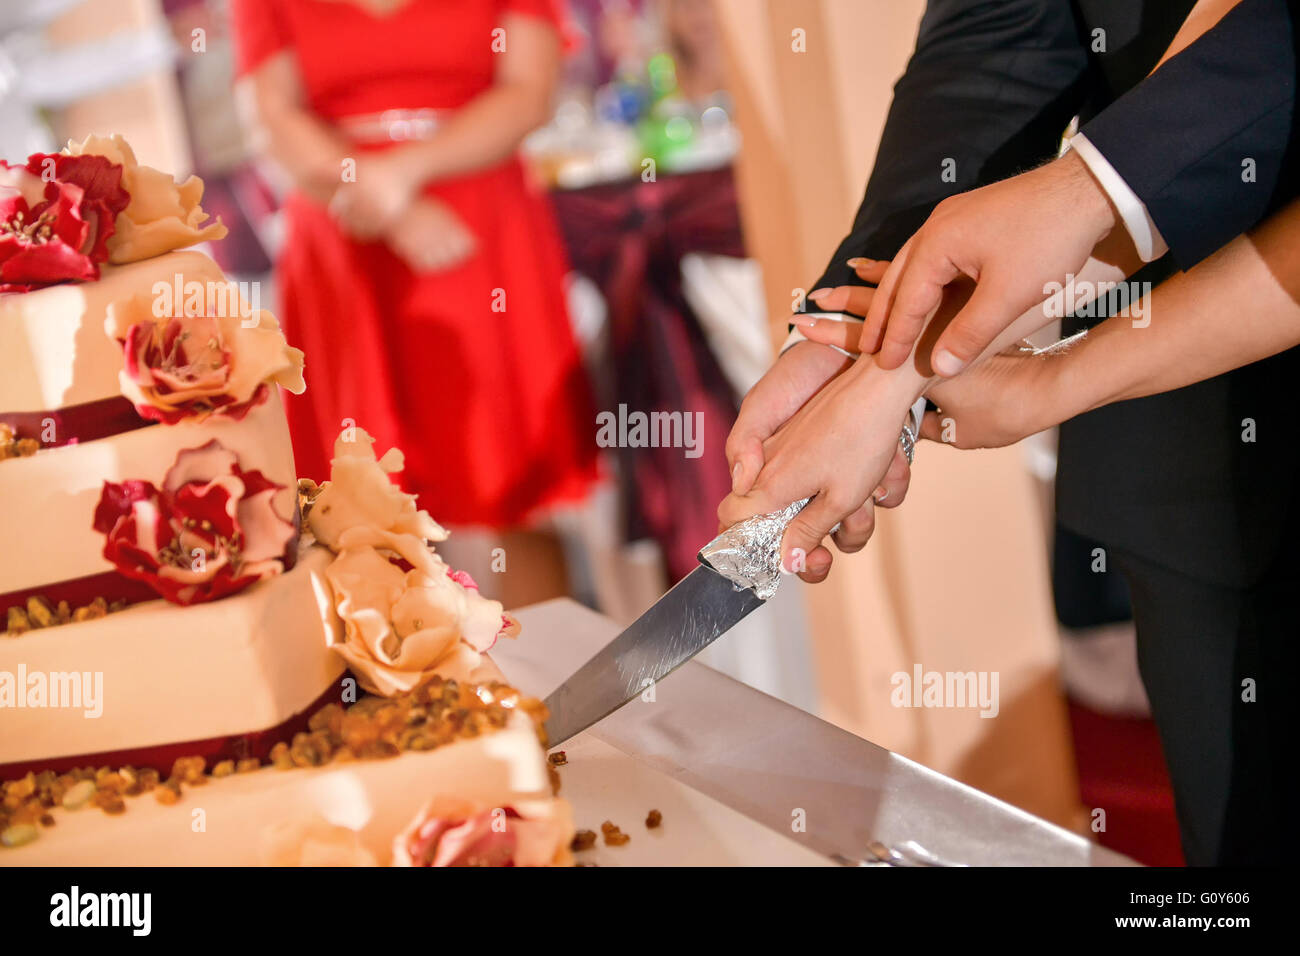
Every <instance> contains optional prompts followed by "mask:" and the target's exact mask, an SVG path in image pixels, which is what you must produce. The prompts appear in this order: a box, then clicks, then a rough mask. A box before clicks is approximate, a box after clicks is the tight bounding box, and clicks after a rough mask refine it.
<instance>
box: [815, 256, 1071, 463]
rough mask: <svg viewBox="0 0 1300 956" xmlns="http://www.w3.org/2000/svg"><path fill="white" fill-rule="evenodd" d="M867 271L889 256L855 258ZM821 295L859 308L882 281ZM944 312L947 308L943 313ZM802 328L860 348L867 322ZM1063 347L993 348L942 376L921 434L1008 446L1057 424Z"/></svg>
mask: <svg viewBox="0 0 1300 956" xmlns="http://www.w3.org/2000/svg"><path fill="white" fill-rule="evenodd" d="M849 262H850V264H851V265H853V266H854V271H855V272H857V274H858V276H859V278H862V279H864V280H866V281H868V282H874V281H878V280H879V278H880V276H882V275H883V274H884V272H885V269H886V268H888V266H889V263H888V262H876V261H872V260H867V259H856V260H855V259H851V260H849ZM819 291H821V294H820V295H818V294H817V293H813V295H810V296H809V298H813V296H816V298H815V299H814V301H815V302H816V303H817V304H818V305H819V306H821V307H822V308H824V309H826V310H828V311H844V312H850V313H854V314H858V315H863V314H865V313H866V311H867V309H869V308H870V306H871V300H872V297H873V296H874V294H875V289H872V288H870V287H868V286H838V287H836V288H833V289H828V290H819ZM964 301H965V300H964V298H960V299H958V300H954V301H953V302H951V303H949V302H945V304H944V306H943V308H942V310H941V311H942V312H944V313H947V314H949V315H952V314H955V313H956V310H957V309H959V308H960V307H961V305H962V303H963V302H964ZM936 318H940V320H942V317H941V316H936ZM797 324H798V326H799V329H800V331H802V332H803V334H804V336H805V337H806V338H808V339H810V340H811V341H814V342H820V343H822V344H823V345H834V346H837V347H839V348H842V349H844V350H845V351H847V352H850V353H853V354H859V353H860V348H861V341H860V340H861V334H862V329H863V323H862V321H861V320H860V319H855V318H852V317H851V316H850V317H846V318H844V319H816V318H811V317H810V318H808V319H804V320H800V321H798V323H797ZM1062 354H1063V349H1052V350H1047V351H1042V352H1036V351H1035V350H1034V349H1033V348H1029V347H1025V346H1023V345H1020V346H1016V347H1013V348H1009V349H1007V350H1006V351H1005V352H1002V353H1000V354H998V355H993V356H990V357H988V358H986V359H984V360H982V361H980V362H977V363H976V364H975V365H974V366H972V367H971V368H970V369H968V370H967V371H966V372H963V373H962V374H961V375H959V376H957V377H956V378H953V379H946V380H945V379H940V380H938V381H937V382H936V383H935V384H934V385H933V386H931V387H930V388H929V389H928V390H927V391H926V397H927V398H929V399H930V400H931V401H932V402H934V403H935V404H936V405H938V406H939V409H940V410H939V411H938V412H933V411H931V412H927V413H926V415H925V419H924V421H923V422H922V423H921V437H923V438H928V439H930V440H931V441H937V442H943V443H944V444H948V445H952V446H953V447H955V448H1000V447H1002V446H1003V445H1012V444H1015V443H1016V442H1017V441H1020V440H1021V439H1022V438H1025V437H1027V436H1029V435H1032V434H1034V433H1036V432H1039V431H1042V430H1043V429H1044V428H1050V427H1051V425H1052V424H1053V423H1054V422H1053V420H1052V418H1051V415H1050V414H1049V407H1050V397H1051V391H1050V385H1051V381H1052V379H1053V373H1054V372H1055V371H1056V368H1057V364H1059V359H1060V357H1061V355H1062Z"/></svg>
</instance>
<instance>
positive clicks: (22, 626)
mask: <svg viewBox="0 0 1300 956" xmlns="http://www.w3.org/2000/svg"><path fill="white" fill-rule="evenodd" d="M124 607H126V602H125V601H114V602H112V603H111V604H110V603H109V602H108V601H106V600H105V599H104V598H102V597H97V598H95V600H93V601H91V602H90V603H89V604H87V605H85V606H84V607H78V608H71V607H69V606H68V602H67V601H60V602H59V603H58V604H51V603H50V601H49V600H48V599H46V598H43V597H41V596H39V595H32V596H31V597H29V598H28V599H27V605H26V606H25V607H19V606H18V605H14V606H13V607H11V608H9V612H8V615H7V619H6V621H5V629H4V633H6V634H8V635H9V636H10V637H17V636H18V635H19V634H25V633H27V632H28V631H34V630H37V629H39V628H42V627H57V626H59V625H60V624H74V623H79V622H81V621H94V620H98V619H99V618H101V617H107V616H108V615H109V614H112V613H113V612H114V611H120V610H122V609H123V608H124Z"/></svg>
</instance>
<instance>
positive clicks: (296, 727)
mask: <svg viewBox="0 0 1300 956" xmlns="http://www.w3.org/2000/svg"><path fill="white" fill-rule="evenodd" d="M350 676H351V674H350V673H349V672H346V671H345V672H344V673H343V674H342V676H340V677H339V679H338V680H336V681H335V682H334V683H332V684H330V685H329V687H327V688H325V691H324V692H323V693H322V694H321V695H320V696H319V697H317V698H316V699H315V700H314V701H312V702H311V703H310V704H308V705H307V706H306V707H305V708H304V709H302V710H300V711H298V712H297V713H296V714H294V715H293V716H292V717H290V718H288V719H287V720H284V721H281V722H280V723H278V724H276V725H275V726H274V727H268V728H267V729H265V730H256V731H250V732H249V733H244V734H234V735H232V736H228V737H209V738H207V739H206V740H191V741H182V742H180V743H174V744H158V745H156V746H153V747H135V748H131V749H127V750H102V751H99V752H97V753H88V754H71V755H69V756H66V757H49V758H44V759H38V760H19V761H15V762H13V763H5V764H0V780H16V779H18V778H19V777H22V776H25V775H26V774H27V773H28V772H29V771H30V772H33V773H40V772H41V771H43V770H52V771H54V772H55V773H63V772H65V771H68V770H72V769H74V768H76V767H112V768H113V769H114V770H117V769H118V768H120V767H134V768H136V769H137V770H143V769H145V768H146V767H150V768H153V769H154V770H157V771H158V772H159V773H160V774H162V776H163V777H164V778H165V777H166V776H167V775H168V774H169V773H171V769H172V764H173V763H174V762H175V761H176V759H177V758H178V757H203V758H204V759H205V760H206V761H207V768H208V769H209V770H211V769H212V768H213V767H214V766H216V765H217V764H218V763H220V762H221V761H222V760H244V759H247V758H249V757H256V758H257V759H258V760H260V761H262V762H263V763H265V762H266V761H267V759H268V757H269V756H270V753H271V748H272V747H274V746H275V745H276V744H278V743H280V742H281V741H290V740H292V739H293V735H294V734H296V733H299V732H301V731H304V730H306V729H307V721H308V720H310V719H311V715H312V714H314V713H316V711H318V710H320V708H322V707H324V706H325V705H326V704H331V703H340V702H341V701H342V700H343V681H344V680H345V679H347V678H348V677H350ZM166 720H167V715H166V714H161V713H160V714H159V715H158V721H159V723H163V722H165V721H166Z"/></svg>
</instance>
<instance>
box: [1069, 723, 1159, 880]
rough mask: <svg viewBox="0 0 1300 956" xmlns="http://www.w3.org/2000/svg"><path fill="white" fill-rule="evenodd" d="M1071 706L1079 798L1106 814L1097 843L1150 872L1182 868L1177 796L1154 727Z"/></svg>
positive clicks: (1088, 805)
mask: <svg viewBox="0 0 1300 956" xmlns="http://www.w3.org/2000/svg"><path fill="white" fill-rule="evenodd" d="M1069 705H1070V727H1071V730H1072V731H1073V734H1074V754H1075V761H1076V763H1077V764H1078V768H1079V792H1080V795H1081V797H1082V799H1083V803H1084V806H1086V807H1088V808H1089V809H1090V810H1091V809H1092V808H1100V809H1103V810H1105V811H1106V829H1105V831H1103V832H1100V833H1098V834H1097V838H1098V842H1100V843H1101V845H1102V846H1105V847H1109V848H1110V849H1112V850H1117V851H1118V852H1120V853H1124V854H1126V855H1128V856H1131V857H1132V858H1133V859H1135V860H1137V861H1138V862H1139V863H1146V864H1147V865H1149V866H1182V865H1183V851H1182V848H1181V847H1180V845H1179V841H1178V821H1177V819H1176V818H1175V817H1174V795H1173V791H1172V790H1171V789H1170V786H1169V774H1168V773H1167V772H1166V770H1165V758H1164V754H1163V753H1162V751H1161V749H1160V738H1159V737H1158V736H1157V734H1156V725H1155V724H1154V723H1153V722H1152V721H1151V720H1149V719H1142V718H1134V717H1113V716H1110V715H1107V714H1100V713H1097V712H1096V711H1094V710H1089V709H1088V708H1087V707H1084V706H1083V705H1081V704H1077V703H1075V702H1074V701H1070V702H1069Z"/></svg>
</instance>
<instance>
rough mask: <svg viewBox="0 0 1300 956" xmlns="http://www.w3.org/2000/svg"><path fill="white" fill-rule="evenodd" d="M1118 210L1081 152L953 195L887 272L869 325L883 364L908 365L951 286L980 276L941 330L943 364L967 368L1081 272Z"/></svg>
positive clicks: (938, 358) (869, 348) (937, 361)
mask: <svg viewBox="0 0 1300 956" xmlns="http://www.w3.org/2000/svg"><path fill="white" fill-rule="evenodd" d="M1116 219H1117V216H1116V213H1115V210H1114V207H1113V206H1111V203H1110V200H1109V199H1108V198H1107V196H1106V193H1105V191H1104V190H1103V189H1102V188H1101V186H1100V185H1099V184H1098V183H1097V181H1096V180H1095V179H1094V178H1093V176H1092V174H1091V173H1090V172H1089V171H1088V168H1087V166H1086V165H1085V164H1084V162H1083V160H1081V159H1079V157H1078V156H1077V155H1075V154H1074V153H1073V152H1070V153H1066V154H1065V155H1064V156H1063V157H1061V158H1060V159H1058V160H1056V161H1054V162H1051V163H1048V164H1047V165H1046V166H1041V167H1039V168H1038V169H1035V170H1032V171H1030V172H1027V173H1023V174H1022V175H1019V176H1015V177H1013V178H1011V179H1007V180H1004V181H1002V182H999V183H994V184H992V185H990V186H984V187H982V188H980V189H975V190H972V191H971V192H968V193H963V194H962V195H960V196H954V197H952V198H950V199H945V200H944V201H943V202H941V203H940V204H939V205H938V206H936V207H935V210H934V212H933V213H931V215H930V218H929V219H927V220H926V222H925V225H923V226H922V227H921V228H920V229H919V230H917V232H916V234H915V235H914V236H912V238H911V239H909V240H908V242H907V244H906V245H905V246H903V249H902V251H901V252H899V254H898V257H897V258H896V259H894V261H893V264H892V265H891V266H890V267H889V269H888V271H887V272H886V273H885V276H884V278H883V279H882V280H881V282H880V286H879V288H878V289H877V291H876V293H875V295H874V296H873V298H872V302H871V307H870V309H868V311H867V322H866V326H865V328H864V329H863V332H862V348H863V351H864V352H878V354H877V355H876V362H877V364H879V365H880V366H881V367H882V368H886V369H893V368H897V367H898V366H900V365H902V364H903V362H904V361H905V360H906V359H907V357H908V355H909V354H910V353H911V350H912V347H913V346H914V345H915V344H916V340H917V338H918V337H919V336H920V334H921V331H922V329H923V328H924V327H925V325H926V323H927V322H928V321H929V319H930V317H931V316H932V315H933V314H934V313H935V311H936V310H937V309H938V307H939V305H940V302H941V300H942V298H943V293H944V288H945V287H946V286H947V285H948V284H949V283H951V282H953V281H954V280H955V279H958V278H959V277H961V276H969V277H970V278H971V279H974V280H975V283H976V285H975V290H974V293H973V294H972V295H971V297H970V301H969V302H967V303H966V305H965V306H964V307H963V308H962V309H961V311H960V312H958V313H957V315H956V317H955V318H953V319H952V321H951V323H950V324H949V325H948V327H947V329H945V330H944V332H943V333H942V334H941V335H940V336H939V339H938V341H937V342H936V343H935V345H934V350H933V352H932V353H931V356H930V364H931V365H932V367H933V369H934V371H935V372H936V373H938V374H939V375H942V376H944V377H951V376H953V375H956V374H958V373H959V372H961V370H962V369H964V368H965V367H966V366H967V365H969V364H970V363H971V362H972V361H974V360H975V358H976V357H978V356H979V354H980V353H981V352H983V351H984V349H985V348H987V347H988V346H989V344H990V343H992V342H993V340H994V339H995V338H997V336H998V335H999V334H1000V333H1001V332H1003V331H1004V330H1005V329H1006V328H1007V327H1008V326H1009V325H1011V323H1012V322H1014V321H1015V320H1016V319H1017V318H1018V317H1019V316H1020V315H1021V314H1022V313H1023V312H1024V311H1025V310H1026V309H1028V308H1030V307H1031V306H1033V305H1035V304H1037V303H1039V302H1042V301H1043V300H1044V299H1046V298H1047V296H1048V293H1047V292H1046V291H1045V289H1044V287H1045V286H1046V285H1047V284H1048V283H1051V282H1060V283H1064V282H1065V280H1066V276H1067V275H1070V274H1077V273H1078V272H1079V270H1080V269H1082V268H1083V265H1084V263H1085V262H1087V260H1088V256H1089V254H1090V253H1091V252H1092V250H1093V248H1094V247H1095V246H1096V245H1097V243H1098V242H1100V241H1101V240H1102V239H1103V238H1104V237H1105V236H1106V235H1107V234H1108V233H1109V232H1110V230H1111V229H1112V228H1113V227H1114V225H1115V222H1116Z"/></svg>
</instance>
